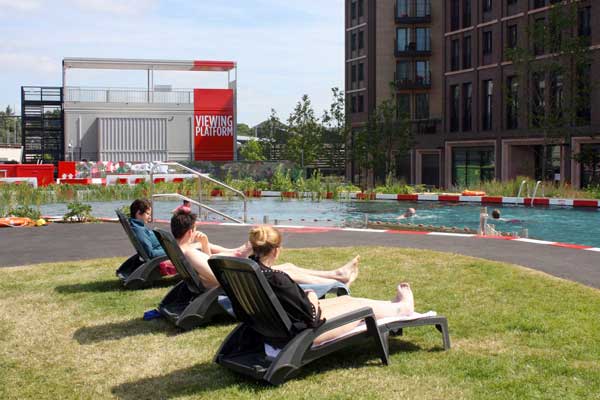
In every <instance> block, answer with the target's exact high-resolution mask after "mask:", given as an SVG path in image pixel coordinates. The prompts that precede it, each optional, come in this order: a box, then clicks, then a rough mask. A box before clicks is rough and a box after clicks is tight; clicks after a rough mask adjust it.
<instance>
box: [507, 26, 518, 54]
mask: <svg viewBox="0 0 600 400" xmlns="http://www.w3.org/2000/svg"><path fill="white" fill-rule="evenodd" d="M506 47H507V48H509V49H514V48H515V47H517V25H509V26H508V28H507V29H506Z"/></svg>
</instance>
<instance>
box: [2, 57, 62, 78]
mask: <svg viewBox="0 0 600 400" xmlns="http://www.w3.org/2000/svg"><path fill="white" fill-rule="evenodd" d="M60 70H61V66H60V62H59V61H58V60H52V59H51V58H50V57H46V56H35V55H32V54H22V53H0V71H1V72H6V73H14V72H15V71H21V72H23V71H27V72H34V73H37V74H43V75H50V74H52V75H55V76H60Z"/></svg>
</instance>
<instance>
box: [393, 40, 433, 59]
mask: <svg viewBox="0 0 600 400" xmlns="http://www.w3.org/2000/svg"><path fill="white" fill-rule="evenodd" d="M394 53H395V55H396V57H429V56H431V47H429V46H421V47H419V46H417V43H416V42H410V43H407V44H404V45H402V46H400V45H398V41H397V40H394Z"/></svg>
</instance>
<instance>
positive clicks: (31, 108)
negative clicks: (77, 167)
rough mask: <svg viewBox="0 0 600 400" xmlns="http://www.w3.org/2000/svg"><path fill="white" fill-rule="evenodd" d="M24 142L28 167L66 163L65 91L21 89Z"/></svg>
mask: <svg viewBox="0 0 600 400" xmlns="http://www.w3.org/2000/svg"><path fill="white" fill-rule="evenodd" d="M21 121H22V125H21V127H22V128H21V129H22V134H21V140H22V146H23V161H24V162H25V163H57V162H58V161H61V160H64V154H65V152H64V142H65V131H64V114H63V93H62V88H61V87H39V86H37V87H32V86H22V87H21Z"/></svg>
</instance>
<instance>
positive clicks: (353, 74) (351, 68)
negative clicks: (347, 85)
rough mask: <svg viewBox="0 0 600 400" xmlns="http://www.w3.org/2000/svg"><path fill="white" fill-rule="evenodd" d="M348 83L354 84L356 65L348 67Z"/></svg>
mask: <svg viewBox="0 0 600 400" xmlns="http://www.w3.org/2000/svg"><path fill="white" fill-rule="evenodd" d="M350 81H351V82H352V83H356V64H352V66H351V67H350Z"/></svg>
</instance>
